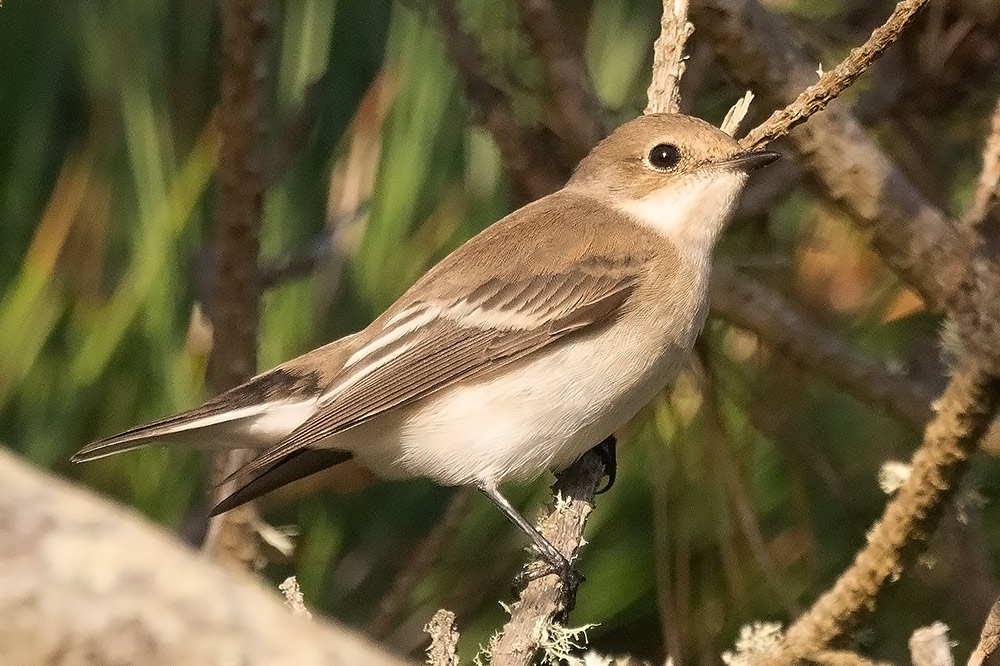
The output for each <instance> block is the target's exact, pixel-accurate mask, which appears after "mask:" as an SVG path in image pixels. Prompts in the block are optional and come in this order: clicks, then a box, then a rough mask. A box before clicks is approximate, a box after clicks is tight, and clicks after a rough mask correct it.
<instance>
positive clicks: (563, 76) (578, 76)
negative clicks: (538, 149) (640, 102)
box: [518, 0, 604, 156]
mask: <svg viewBox="0 0 1000 666" xmlns="http://www.w3.org/2000/svg"><path fill="white" fill-rule="evenodd" d="M518 8H519V10H520V13H521V25H522V26H523V28H524V32H525V33H526V34H527V35H528V39H530V40H531V46H532V48H533V50H534V52H535V53H536V54H537V55H538V57H539V58H540V59H541V61H542V67H543V68H544V70H545V75H546V78H548V80H549V83H550V84H551V86H552V90H553V93H554V94H555V104H556V111H557V112H558V113H557V118H558V124H559V126H560V128H561V130H562V131H560V132H559V134H560V136H562V137H563V138H564V140H566V141H567V142H568V143H569V144H570V145H571V146H572V147H573V148H574V149H575V150H576V151H577V152H578V153H579V154H580V156H583V155H586V154H587V152H589V151H590V149H591V148H592V147H593V145H594V144H595V143H597V142H598V141H600V140H601V138H603V136H604V126H603V124H602V123H601V101H600V99H599V98H598V97H597V93H596V91H595V90H594V87H593V86H592V85H591V83H590V76H589V75H588V74H587V69H586V66H585V65H584V62H583V58H581V57H580V55H579V54H578V53H577V52H576V51H575V50H574V49H573V47H572V46H571V45H570V44H569V41H568V40H567V38H566V35H565V34H564V32H563V29H562V25H561V23H560V21H559V15H558V14H557V13H556V8H555V7H554V6H553V4H552V2H551V0H519V2H518Z"/></svg>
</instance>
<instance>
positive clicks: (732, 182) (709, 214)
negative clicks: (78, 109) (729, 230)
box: [616, 171, 747, 260]
mask: <svg viewBox="0 0 1000 666" xmlns="http://www.w3.org/2000/svg"><path fill="white" fill-rule="evenodd" d="M746 181H747V175H746V174H745V173H741V172H738V171H730V172H719V173H717V174H712V175H711V176H710V177H705V178H697V179H692V180H690V181H688V182H687V183H684V184H683V185H680V186H678V187H672V188H669V189H665V190H660V191H657V192H653V193H652V194H650V195H647V196H645V197H643V198H641V199H632V200H624V201H622V200H620V201H618V202H616V205H617V206H618V208H619V209H620V210H621V211H623V212H625V213H627V214H628V215H631V216H632V217H634V218H635V219H637V220H638V221H639V222H641V223H643V224H645V225H647V226H649V227H652V228H653V229H655V230H656V231H657V232H658V233H660V234H662V235H663V236H664V237H665V238H667V239H668V240H670V241H672V242H673V243H674V244H675V245H676V246H677V248H678V249H679V250H680V251H681V252H682V253H683V254H687V255H689V256H690V255H694V256H695V257H696V258H698V259H701V258H702V257H704V258H705V259H706V260H707V258H708V256H709V255H710V254H711V252H712V249H713V248H714V247H715V241H716V240H717V239H718V237H719V232H721V231H722V228H723V227H724V226H725V225H726V222H727V221H728V220H729V216H730V215H731V214H732V212H733V209H734V208H735V206H736V200H737V197H738V196H739V194H740V192H741V191H742V190H743V185H744V184H745V183H746Z"/></svg>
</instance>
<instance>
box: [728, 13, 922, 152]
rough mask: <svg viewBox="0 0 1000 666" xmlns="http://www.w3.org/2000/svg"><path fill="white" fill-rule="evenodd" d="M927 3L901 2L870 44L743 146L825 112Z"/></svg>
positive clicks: (854, 52) (767, 122)
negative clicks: (828, 105)
mask: <svg viewBox="0 0 1000 666" xmlns="http://www.w3.org/2000/svg"><path fill="white" fill-rule="evenodd" d="M928 2H929V0H902V1H901V2H900V3H899V4H897V5H896V8H895V9H894V10H893V12H892V14H891V15H890V16H889V18H888V19H886V21H885V23H883V24H882V25H880V26H879V27H878V28H876V29H875V31H874V32H872V34H871V37H869V38H868V41H866V42H865V43H864V44H862V45H861V46H858V47H857V48H854V49H851V52H850V53H849V54H848V55H847V57H846V58H844V59H843V60H842V61H841V62H840V64H838V65H837V66H836V67H834V68H833V69H831V70H830V71H829V72H825V73H824V74H823V75H822V76H820V77H819V81H817V82H816V83H814V84H812V85H811V86H809V87H808V88H806V89H805V90H803V91H802V92H801V93H799V96H798V97H796V98H795V101H794V102H792V103H791V104H789V105H788V106H786V107H785V108H783V109H779V110H778V111H775V112H774V113H772V114H771V116H770V117H769V118H768V119H767V120H765V121H764V122H763V123H761V124H760V125H759V126H757V127H755V128H754V129H752V130H751V131H750V133H749V134H747V135H746V136H745V137H743V139H742V140H740V143H741V144H742V145H743V147H744V148H748V149H749V148H756V147H758V146H762V145H764V144H765V143H769V142H771V141H773V140H774V139H776V138H778V137H779V136H784V135H785V134H787V133H788V131H789V130H790V129H792V128H793V127H795V126H796V125H798V124H799V123H801V122H803V121H805V119H806V118H808V117H809V116H811V115H813V114H814V113H817V112H819V111H822V110H823V109H824V108H825V107H826V105H827V104H829V103H830V101H831V100H833V99H834V98H836V97H837V96H838V95H840V93H842V92H843V91H844V89H845V88H847V86H849V85H851V84H852V83H854V81H855V80H856V79H857V78H858V77H859V76H861V75H862V74H864V73H865V72H866V71H868V68H869V67H871V66H872V63H874V62H875V61H876V60H878V58H879V56H881V55H882V54H883V53H884V52H885V50H886V49H887V48H889V47H890V46H892V45H893V44H894V43H895V42H896V40H897V39H899V35H900V34H901V33H902V32H903V30H905V29H906V27H907V26H908V25H909V24H910V22H911V21H913V18H914V17H915V16H916V14H917V12H918V11H920V9H921V8H923V6H924V5H926V4H927V3H928Z"/></svg>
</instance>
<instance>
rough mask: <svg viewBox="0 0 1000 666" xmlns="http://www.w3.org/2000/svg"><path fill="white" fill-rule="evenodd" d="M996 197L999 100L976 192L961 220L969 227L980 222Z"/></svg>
mask: <svg viewBox="0 0 1000 666" xmlns="http://www.w3.org/2000/svg"><path fill="white" fill-rule="evenodd" d="M998 199H1000V101H998V102H997V105H996V107H995V108H994V109H993V117H992V120H991V121H990V136H989V138H988V139H987V140H986V148H985V149H984V150H983V167H982V170H980V172H979V181H978V182H977V184H976V193H975V194H974V195H973V197H972V205H970V206H969V210H968V211H966V213H965V217H964V218H963V220H962V221H963V222H964V223H965V224H966V225H969V226H971V227H975V226H977V225H979V224H981V223H982V222H983V220H985V219H986V216H987V215H989V213H990V211H991V210H992V209H993V207H994V206H996V205H997V201H998Z"/></svg>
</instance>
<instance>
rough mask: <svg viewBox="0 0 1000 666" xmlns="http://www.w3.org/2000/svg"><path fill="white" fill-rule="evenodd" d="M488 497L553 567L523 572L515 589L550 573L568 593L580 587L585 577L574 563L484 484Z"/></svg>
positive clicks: (496, 490) (496, 492)
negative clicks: (561, 583) (556, 575)
mask: <svg viewBox="0 0 1000 666" xmlns="http://www.w3.org/2000/svg"><path fill="white" fill-rule="evenodd" d="M479 489H480V490H482V491H483V492H484V493H485V494H486V496H487V497H489V498H490V499H491V500H493V503H494V504H496V505H497V507H499V509H500V510H501V511H503V513H504V515H505V516H507V517H508V518H509V519H510V521H511V522H512V523H514V524H515V525H517V526H518V527H520V528H521V531H522V532H524V533H525V534H527V535H528V538H529V539H531V542H532V543H533V544H534V545H535V547H536V548H537V549H538V552H539V553H540V554H541V555H542V557H543V558H544V559H545V561H546V562H547V563H548V564H549V566H550V567H551V570H548V571H546V570H522V571H521V573H519V574H518V575H517V578H516V579H515V580H514V586H515V588H520V587H523V586H524V585H526V584H527V583H528V582H529V581H531V580H533V579H535V578H539V577H541V576H545V575H547V574H550V573H556V574H558V575H559V578H560V579H562V582H563V586H564V587H565V589H566V590H567V592H569V593H572V591H573V590H575V589H576V588H577V586H579V584H580V581H581V580H582V579H583V576H581V575H580V573H579V572H578V571H577V570H576V567H574V566H573V563H572V562H570V561H569V560H568V559H567V558H566V556H565V555H563V554H562V553H560V552H559V550H558V549H557V548H556V547H555V546H553V545H552V542H551V541H549V540H548V539H546V538H545V537H544V536H543V535H542V533H541V532H539V531H538V529H537V528H536V527H535V526H534V525H532V524H531V523H529V522H528V521H527V520H526V519H525V518H524V516H522V515H521V514H520V513H519V512H518V510H517V509H515V508H514V507H513V506H512V505H511V503H510V502H508V501H507V498H506V497H504V496H503V495H501V494H500V491H499V490H498V489H497V487H496V486H495V485H493V484H483V485H481V486H479Z"/></svg>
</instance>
